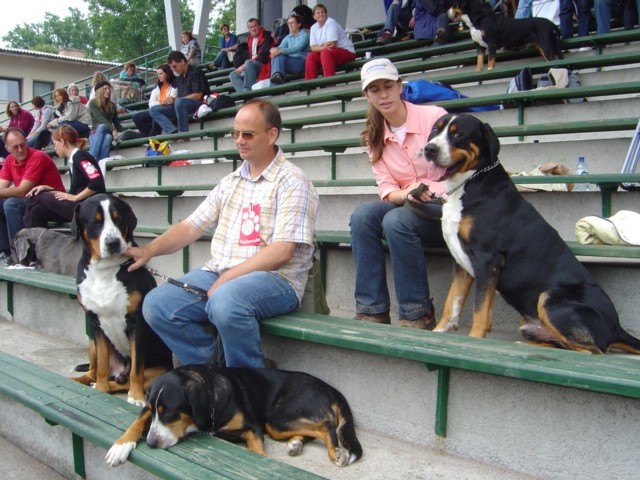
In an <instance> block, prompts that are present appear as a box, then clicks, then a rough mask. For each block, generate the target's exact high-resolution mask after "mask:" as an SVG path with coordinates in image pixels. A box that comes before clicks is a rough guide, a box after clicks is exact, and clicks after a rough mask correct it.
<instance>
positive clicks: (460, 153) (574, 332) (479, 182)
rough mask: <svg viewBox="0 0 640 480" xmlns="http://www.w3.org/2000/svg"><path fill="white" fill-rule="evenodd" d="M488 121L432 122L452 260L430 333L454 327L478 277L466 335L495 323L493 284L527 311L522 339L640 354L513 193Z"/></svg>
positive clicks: (605, 301)
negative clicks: (443, 297) (449, 281)
mask: <svg viewBox="0 0 640 480" xmlns="http://www.w3.org/2000/svg"><path fill="white" fill-rule="evenodd" d="M499 151H500V143H499V141H498V138H497V137H496V135H495V133H494V132H493V130H492V129H491V127H490V126H489V125H487V124H485V123H482V122H481V121H479V120H478V119H476V118H475V117H473V116H471V115H452V114H448V115H445V116H443V117H441V118H440V119H439V120H438V121H437V122H436V124H435V125H434V127H433V131H432V133H431V135H430V137H429V142H428V144H427V145H426V147H425V157H426V159H427V160H428V161H431V162H433V163H434V164H435V165H436V167H437V168H436V169H434V174H433V177H434V178H433V179H434V180H443V181H444V182H445V185H446V188H447V194H448V199H447V202H446V203H445V204H444V206H443V209H442V231H443V234H444V237H445V240H446V243H447V245H448V247H449V251H450V252H451V255H452V256H453V258H454V260H455V267H454V275H453V282H452V284H451V289H450V290H449V294H448V296H447V299H446V302H445V305H444V309H443V313H442V318H441V320H440V321H439V322H438V324H437V325H436V328H435V329H434V331H440V332H442V331H449V330H455V329H457V328H458V320H459V317H460V312H461V311H462V307H463V304H464V301H465V299H466V297H467V295H468V293H469V290H470V289H471V286H472V284H473V283H474V281H475V304H474V307H473V319H472V327H471V333H470V335H471V336H474V337H485V336H486V335H487V332H489V331H490V329H491V323H492V316H491V315H492V307H493V301H494V297H495V293H496V291H499V292H500V293H501V294H502V296H503V297H504V299H505V300H506V301H507V302H508V303H509V304H510V305H512V306H513V307H514V308H515V309H516V310H517V311H518V312H519V313H520V314H521V315H522V317H523V325H522V326H521V327H520V332H521V334H522V335H523V336H524V338H526V339H527V340H529V341H531V342H534V343H538V344H543V345H547V346H555V347H562V348H566V349H571V350H576V351H586V352H593V353H605V352H607V351H608V350H609V349H610V348H616V349H620V350H623V351H626V352H630V353H636V354H640V340H638V339H637V338H635V337H633V336H631V335H630V334H629V333H627V332H626V331H625V330H624V329H623V328H622V327H621V326H620V323H619V320H618V314H617V312H616V309H615V307H614V306H613V303H612V302H611V300H610V298H609V297H608V296H607V294H606V293H605V292H604V291H603V290H602V288H601V287H600V285H599V284H598V282H597V281H596V280H595V278H593V276H592V275H591V274H590V273H589V271H588V270H587V269H586V268H585V267H584V266H583V265H582V264H581V263H580V262H579V261H578V260H577V259H576V258H575V256H574V255H573V254H572V253H571V251H570V250H569V248H568V247H567V245H566V243H565V242H564V241H563V240H562V239H561V238H560V236H559V234H558V232H556V230H554V229H553V228H552V227H551V226H550V225H549V224H548V223H547V222H546V221H545V220H544V219H543V218H542V216H541V215H540V214H539V213H538V212H537V211H536V209H535V208H533V206H532V205H531V204H529V203H528V202H527V201H526V200H525V199H524V198H523V197H522V196H521V195H520V193H518V191H517V190H516V187H515V185H514V184H513V182H512V181H511V179H510V178H509V175H508V174H507V172H505V170H504V168H503V167H502V165H501V164H500V163H499V160H498V152H499Z"/></svg>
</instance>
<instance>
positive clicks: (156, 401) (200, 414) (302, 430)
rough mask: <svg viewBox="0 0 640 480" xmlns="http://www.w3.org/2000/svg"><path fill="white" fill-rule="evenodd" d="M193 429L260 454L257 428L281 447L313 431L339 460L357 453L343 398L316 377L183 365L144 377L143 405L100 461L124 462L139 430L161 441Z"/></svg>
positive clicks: (294, 448) (298, 445)
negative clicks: (243, 444) (146, 379)
mask: <svg viewBox="0 0 640 480" xmlns="http://www.w3.org/2000/svg"><path fill="white" fill-rule="evenodd" d="M193 432H209V433H211V434H213V435H217V436H219V437H222V438H225V439H228V440H231V441H244V442H246V443H247V448H248V449H249V450H252V451H254V452H257V453H260V454H262V455H264V454H265V451H264V445H263V440H264V433H265V432H266V433H267V434H268V435H269V436H270V437H271V438H274V439H276V440H287V441H288V443H287V451H288V453H289V455H299V454H300V453H301V452H302V447H303V445H304V443H306V442H308V441H310V440H313V439H314V438H319V439H320V440H322V441H323V442H324V443H325V444H326V446H327V450H328V452H329V458H330V460H331V461H332V462H333V463H335V464H336V465H338V466H340V467H343V466H346V465H349V464H350V463H353V462H355V461H356V460H358V459H359V458H360V457H361V456H362V447H361V446H360V442H359V441H358V438H357V437H356V432H355V428H354V423H353V416H352V414H351V409H350V408H349V404H348V403H347V400H346V399H345V398H344V396H343V395H342V394H341V393H340V392H339V391H338V390H336V389H335V388H333V387H331V386H330V385H328V384H326V383H325V382H323V381H322V380H320V379H318V378H316V377H313V376H311V375H308V374H306V373H301V372H288V371H284V370H276V369H269V368H225V367H214V366H213V365H186V366H182V367H178V368H176V369H175V370H173V371H171V372H167V373H165V374H164V375H162V376H160V377H158V378H157V379H156V380H155V381H154V382H153V383H152V384H151V386H150V387H149V390H148V391H147V401H146V406H145V407H144V408H143V409H142V411H141V412H140V415H139V416H138V418H137V419H136V420H135V421H134V422H133V423H132V424H131V426H130V427H129V428H128V429H127V431H126V432H125V433H124V435H123V436H122V437H120V438H119V439H118V440H116V441H115V443H114V444H113V446H112V447H111V449H110V450H109V452H108V453H107V456H106V460H107V463H109V464H110V465H111V466H117V465H120V464H122V463H124V462H125V461H126V460H127V457H128V456H129V454H130V453H131V451H132V450H133V449H134V448H135V446H136V443H137V442H138V440H139V439H140V437H142V435H144V434H145V433H146V435H147V444H148V445H149V446H150V447H153V448H163V449H164V448H169V447H170V446H172V445H175V444H176V443H178V442H179V441H180V440H181V439H182V438H184V437H185V436H186V435H188V434H189V433H193Z"/></svg>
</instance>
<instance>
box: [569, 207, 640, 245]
mask: <svg viewBox="0 0 640 480" xmlns="http://www.w3.org/2000/svg"><path fill="white" fill-rule="evenodd" d="M576 238H577V239H578V242H580V243H581V244H583V245H589V244H595V245H635V246H640V213H636V212H631V211H629V210H620V211H619V212H618V213H616V214H615V215H613V216H611V217H609V218H603V217H598V216H596V215H592V216H588V217H584V218H581V219H580V220H578V221H577V222H576Z"/></svg>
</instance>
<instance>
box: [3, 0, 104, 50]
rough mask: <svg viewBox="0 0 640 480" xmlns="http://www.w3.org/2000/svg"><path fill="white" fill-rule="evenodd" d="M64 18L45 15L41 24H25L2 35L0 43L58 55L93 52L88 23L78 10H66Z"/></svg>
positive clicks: (92, 37)
mask: <svg viewBox="0 0 640 480" xmlns="http://www.w3.org/2000/svg"><path fill="white" fill-rule="evenodd" d="M69 11H70V14H69V15H68V16H66V17H64V18H60V17H59V16H57V15H53V14H51V13H45V16H44V18H45V19H44V22H42V23H31V24H29V23H24V24H22V25H21V26H17V27H16V28H14V29H13V30H11V31H10V32H9V33H8V34H7V35H5V36H4V37H3V38H2V40H4V41H5V42H7V43H8V44H9V45H10V46H11V47H12V48H24V49H26V50H35V51H38V52H49V53H57V52H58V51H59V50H60V49H61V48H75V49H78V50H84V51H85V52H94V51H95V50H96V44H95V39H94V36H93V35H92V33H91V30H90V28H89V23H88V22H87V19H86V18H85V17H84V16H83V14H82V13H81V12H80V10H78V9H77V8H71V9H69Z"/></svg>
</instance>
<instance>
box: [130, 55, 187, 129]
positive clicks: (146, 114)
mask: <svg viewBox="0 0 640 480" xmlns="http://www.w3.org/2000/svg"><path fill="white" fill-rule="evenodd" d="M175 79H176V76H175V75H174V74H173V70H171V67H169V65H168V64H166V63H163V64H162V65H160V66H159V67H158V84H157V85H156V86H155V88H154V89H153V90H152V91H151V96H150V97H149V110H143V111H141V112H138V113H136V114H135V115H134V116H133V118H132V120H133V123H134V124H135V125H136V128H137V129H138V131H139V132H140V133H141V134H142V136H143V137H152V136H155V135H160V134H161V133H162V127H161V126H160V125H158V124H157V123H156V122H154V121H153V117H152V116H151V109H152V108H153V107H155V106H156V105H159V106H168V105H170V103H169V100H168V99H169V97H171V98H173V99H174V100H175V98H176V97H177V96H178V90H177V89H176V88H175V87H174V86H173V83H174V81H175Z"/></svg>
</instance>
